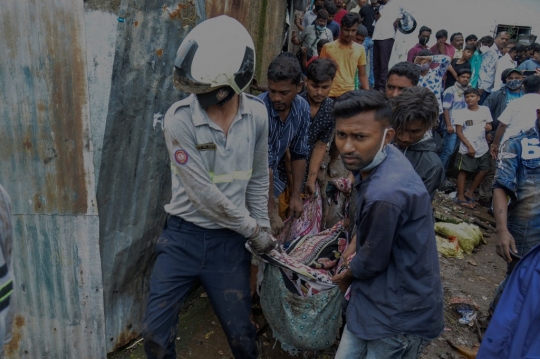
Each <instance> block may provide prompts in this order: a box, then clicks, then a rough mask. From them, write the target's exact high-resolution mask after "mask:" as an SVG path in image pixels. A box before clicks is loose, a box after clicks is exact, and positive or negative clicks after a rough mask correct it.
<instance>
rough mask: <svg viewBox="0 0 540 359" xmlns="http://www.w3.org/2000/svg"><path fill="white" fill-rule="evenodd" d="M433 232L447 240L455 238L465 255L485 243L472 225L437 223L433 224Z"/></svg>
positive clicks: (479, 231) (480, 233)
mask: <svg viewBox="0 0 540 359" xmlns="http://www.w3.org/2000/svg"><path fill="white" fill-rule="evenodd" d="M435 232H437V234H439V235H442V236H444V237H447V238H451V237H456V238H457V239H458V242H459V246H460V247H461V249H462V250H463V251H464V252H465V253H467V254H471V253H472V252H473V249H474V247H476V246H478V245H479V244H480V243H485V241H484V236H483V235H482V231H481V230H480V228H478V226H476V225H474V224H469V223H464V222H463V223H460V224H454V223H444V222H437V223H435Z"/></svg>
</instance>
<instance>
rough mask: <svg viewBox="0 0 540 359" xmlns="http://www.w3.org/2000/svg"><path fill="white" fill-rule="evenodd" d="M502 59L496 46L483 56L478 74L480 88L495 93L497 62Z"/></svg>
mask: <svg viewBox="0 0 540 359" xmlns="http://www.w3.org/2000/svg"><path fill="white" fill-rule="evenodd" d="M501 57H502V54H501V52H500V51H499V48H498V47H497V45H496V44H493V46H491V48H490V49H489V51H486V53H484V54H482V65H481V66H480V72H479V73H478V88H479V89H482V90H484V91H487V92H490V93H491V92H492V91H493V86H494V84H495V71H496V66H497V61H499V59H500V58H501Z"/></svg>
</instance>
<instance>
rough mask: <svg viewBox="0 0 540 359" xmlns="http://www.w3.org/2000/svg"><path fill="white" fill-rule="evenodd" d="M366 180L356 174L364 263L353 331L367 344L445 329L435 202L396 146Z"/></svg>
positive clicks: (359, 264) (357, 274)
mask: <svg viewBox="0 0 540 359" xmlns="http://www.w3.org/2000/svg"><path fill="white" fill-rule="evenodd" d="M386 151H387V157H386V159H385V160H384V161H383V162H382V163H381V164H380V165H379V166H378V167H376V168H375V169H374V170H373V172H372V173H371V174H370V175H369V176H368V177H367V178H366V179H364V180H362V179H361V178H360V175H359V174H356V184H355V187H356V190H357V199H356V200H357V213H358V214H357V218H356V227H357V233H356V256H355V257H354V258H353V260H352V261H351V264H350V269H351V271H352V274H353V278H354V279H353V282H352V285H351V299H350V302H349V306H348V307H347V329H348V330H349V331H350V332H352V333H353V334H354V335H356V336H357V337H359V338H361V339H365V340H374V339H380V338H384V337H389V336H394V335H398V334H413V335H417V336H419V337H422V338H424V339H427V340H431V339H434V338H436V337H437V336H438V335H439V334H440V333H441V332H442V330H443V324H444V323H443V292H442V285H441V277H440V272H439V259H438V254H437V246H436V242H435V231H434V229H433V213H432V207H431V198H430V196H429V194H428V192H427V190H426V187H425V186H424V183H423V182H422V179H421V178H420V177H419V176H418V174H417V173H416V172H415V171H414V169H413V167H412V165H411V163H410V162H409V161H408V160H407V158H405V156H404V155H403V154H402V153H401V152H400V151H399V150H398V149H397V148H395V147H394V146H387V147H386Z"/></svg>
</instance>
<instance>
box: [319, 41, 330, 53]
mask: <svg viewBox="0 0 540 359" xmlns="http://www.w3.org/2000/svg"><path fill="white" fill-rule="evenodd" d="M329 42H330V40H326V39H320V40H319V42H317V52H319V49H322V48H323V46H324V45H326V44H328V43H329Z"/></svg>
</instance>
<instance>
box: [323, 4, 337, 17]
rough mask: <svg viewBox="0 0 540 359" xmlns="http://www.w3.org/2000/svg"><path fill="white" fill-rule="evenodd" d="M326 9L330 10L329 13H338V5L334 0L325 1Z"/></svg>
mask: <svg viewBox="0 0 540 359" xmlns="http://www.w3.org/2000/svg"><path fill="white" fill-rule="evenodd" d="M324 9H325V10H326V11H328V14H330V15H335V14H336V13H337V6H336V4H334V3H333V2H332V1H326V2H325V3H324Z"/></svg>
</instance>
